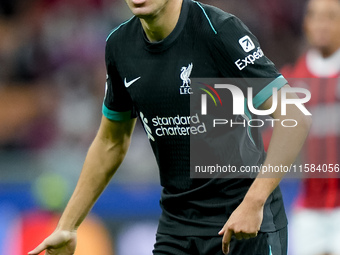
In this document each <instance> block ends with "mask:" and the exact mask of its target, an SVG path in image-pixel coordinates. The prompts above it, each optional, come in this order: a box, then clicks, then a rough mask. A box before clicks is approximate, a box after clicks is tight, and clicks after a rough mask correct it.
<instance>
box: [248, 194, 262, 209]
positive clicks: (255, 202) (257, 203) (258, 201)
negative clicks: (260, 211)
mask: <svg viewBox="0 0 340 255" xmlns="http://www.w3.org/2000/svg"><path fill="white" fill-rule="evenodd" d="M266 200H267V199H266V198H264V197H259V196H254V195H252V194H247V195H246V196H245V197H244V199H243V203H246V204H249V205H251V206H252V207H257V208H261V207H264V204H265V203H266Z"/></svg>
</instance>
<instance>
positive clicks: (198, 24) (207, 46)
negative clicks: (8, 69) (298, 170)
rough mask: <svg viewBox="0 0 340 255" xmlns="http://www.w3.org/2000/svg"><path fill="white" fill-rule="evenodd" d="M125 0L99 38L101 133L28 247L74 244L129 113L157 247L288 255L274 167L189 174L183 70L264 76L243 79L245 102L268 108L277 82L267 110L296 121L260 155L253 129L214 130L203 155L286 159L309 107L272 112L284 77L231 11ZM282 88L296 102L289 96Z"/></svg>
mask: <svg viewBox="0 0 340 255" xmlns="http://www.w3.org/2000/svg"><path fill="white" fill-rule="evenodd" d="M126 2H127V4H128V6H129V8H130V9H131V11H132V12H133V14H134V16H133V17H132V18H131V19H130V20H128V21H126V22H125V23H123V24H121V25H120V26H119V27H117V28H116V29H114V30H113V31H112V32H111V33H110V34H109V36H108V38H107V46H106V65H107V72H108V76H107V89H106V94H105V99H104V104H103V117H102V121H101V124H100V127H99V130H98V133H97V135H96V137H95V139H94V141H93V143H92V145H91V146H90V149H89V151H88V155H87V157H86V159H85V163H84V166H83V169H82V173H81V176H80V178H79V181H78V184H77V186H76V189H75V191H74V193H73V195H72V197H71V199H70V201H69V203H68V205H67V207H66V208H65V210H64V212H63V215H62V216H61V219H60V221H59V224H58V226H57V228H56V230H55V232H54V233H52V234H51V235H50V236H49V237H47V238H46V239H45V240H44V241H43V242H42V243H41V244H40V245H39V246H38V247H37V248H36V249H34V250H33V251H31V252H30V253H29V254H31V255H33V254H38V253H40V252H41V251H43V250H45V249H46V250H47V252H48V254H53V255H56V254H63V255H71V254H73V253H74V250H75V246H76V236H77V234H76V233H77V228H78V226H79V225H80V224H81V222H82V221H83V219H84V218H85V217H86V215H87V213H88V212H89V210H90V209H91V207H92V206H93V204H94V203H95V201H96V199H97V198H98V196H99V195H100V194H101V192H102V191H103V190H104V188H105V186H106V185H107V183H108V182H109V181H110V179H111V177H112V176H113V174H114V173H115V172H116V170H117V168H118V167H119V165H120V163H121V162H122V160H123V158H124V156H125V153H126V151H127V149H128V147H129V143H130V138H131V134H132V132H133V128H134V125H135V122H136V120H135V118H136V117H137V116H138V117H139V118H140V120H141V121H142V123H143V125H144V128H145V131H146V134H147V136H148V138H149V141H150V144H151V146H152V149H153V151H154V154H155V156H156V159H157V163H158V166H159V171H160V178H161V185H162V186H163V191H162V194H161V201H160V204H161V207H162V215H161V217H160V220H159V227H158V231H157V235H156V243H155V246H154V250H153V254H154V255H161V254H176V255H181V254H188V255H189V254H190V255H192V254H206V255H208V254H209V255H214V254H216V255H217V254H223V253H228V252H229V253H230V254H233V255H236V254H242V255H245V254H251V255H254V254H274V255H283V254H286V252H287V226H286V225H287V220H286V216H285V212H284V208H283V203H282V196H281V192H280V189H279V187H278V184H279V182H280V180H281V178H282V177H283V173H277V174H276V175H275V176H274V177H273V176H271V175H267V174H266V173H263V174H261V176H263V177H268V178H256V179H255V180H254V179H249V178H242V179H236V178H210V179H194V178H190V137H191V136H193V137H194V136H195V137H196V138H197V139H198V140H199V139H200V137H201V136H199V135H200V134H198V132H197V129H196V130H194V129H191V127H190V123H189V122H190V119H191V120H192V122H194V121H193V120H194V119H195V123H196V122H197V117H195V116H190V98H191V97H192V94H191V93H192V87H193V86H194V84H191V80H190V78H194V77H202V78H214V77H219V78H221V77H226V78H235V77H238V78H242V79H244V78H264V79H261V80H257V82H256V84H255V83H254V84H248V86H252V87H253V92H254V105H256V106H257V107H259V108H260V109H270V108H271V106H272V102H273V101H274V100H273V98H272V91H273V90H272V89H273V88H277V89H278V107H277V109H276V110H275V111H274V113H273V114H272V116H273V117H274V118H275V119H278V120H283V119H284V118H287V119H295V120H296V121H297V122H298V125H297V126H296V127H294V128H285V127H283V126H282V125H275V127H274V132H273V135H272V139H271V143H270V145H269V149H268V154H267V157H266V156H265V154H264V151H263V146H262V140H261V137H260V135H259V134H258V129H253V130H249V129H248V128H245V127H243V126H242V125H238V126H237V127H235V128H231V129H227V131H226V132H225V133H224V134H223V135H221V137H212V139H213V140H214V141H216V140H217V141H219V142H220V144H223V145H225V146H222V147H223V150H222V151H223V152H224V153H222V154H221V151H217V149H216V150H215V151H214V148H213V146H212V148H210V149H209V152H210V153H212V154H214V153H215V154H217V155H220V157H221V158H222V159H224V160H225V159H228V160H229V163H230V164H231V165H233V164H235V165H237V166H238V167H240V166H242V164H244V165H245V164H246V163H245V162H247V164H248V165H260V164H263V165H264V166H269V165H272V166H276V165H283V166H289V165H290V164H291V163H293V162H294V160H295V158H296V156H297V155H298V153H299V151H300V149H301V147H302V145H303V143H304V140H305V138H306V136H307V133H308V130H309V126H310V118H309V116H305V115H304V114H303V113H302V112H301V111H300V110H299V109H298V108H297V107H295V106H294V105H288V106H287V115H286V116H283V115H281V104H280V102H281V100H280V98H281V91H282V89H281V88H283V87H284V86H285V87H287V88H289V86H288V85H286V80H285V79H284V78H283V77H282V76H281V75H280V73H278V71H277V70H276V68H275V67H274V64H273V63H272V62H271V61H270V60H269V59H267V58H266V57H265V55H264V54H263V51H262V50H261V48H260V45H259V43H258V41H257V39H256V38H255V36H254V35H253V34H252V33H250V32H249V30H248V28H247V27H246V26H245V25H244V24H243V23H242V22H241V21H240V20H239V19H237V18H236V17H235V16H233V15H231V14H228V13H225V12H223V11H221V10H220V9H217V8H215V7H212V6H208V5H204V4H201V3H199V2H196V1H192V0H127V1H126ZM242 86H244V84H243V85H240V87H242ZM242 89H244V87H242ZM287 97H288V98H295V99H297V96H296V95H295V94H294V93H288V94H287ZM240 117H241V118H246V117H245V116H240ZM249 117H252V116H250V115H248V116H247V118H249ZM176 118H177V121H176V120H175V119H176ZM178 119H180V120H181V121H180V122H178ZM175 122H176V123H177V124H176V123H175ZM171 128H172V129H171ZM192 130H193V131H192ZM202 136H204V135H202ZM196 138H195V139H196ZM206 145H207V146H209V144H206ZM269 177H272V178H269ZM131 245H132V246H133V244H131ZM135 253H137V254H138V251H135Z"/></svg>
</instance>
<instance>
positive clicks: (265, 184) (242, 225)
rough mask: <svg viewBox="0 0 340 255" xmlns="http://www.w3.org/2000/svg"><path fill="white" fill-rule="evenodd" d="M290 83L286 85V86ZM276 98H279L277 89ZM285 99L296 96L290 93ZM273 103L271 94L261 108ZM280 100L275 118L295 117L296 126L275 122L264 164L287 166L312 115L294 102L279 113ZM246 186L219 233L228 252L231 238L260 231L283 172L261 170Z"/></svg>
mask: <svg viewBox="0 0 340 255" xmlns="http://www.w3.org/2000/svg"><path fill="white" fill-rule="evenodd" d="M286 86H289V85H286ZM278 93H279V94H278V98H281V96H280V94H281V93H280V91H278ZM287 98H298V97H297V95H296V94H294V93H291V94H288V95H287ZM271 106H272V97H270V98H269V99H268V100H266V101H265V102H264V103H263V104H262V106H261V109H263V110H265V109H269V108H270V107H271ZM280 106H281V103H280V100H279V103H278V107H277V109H276V111H275V112H274V113H273V114H272V117H273V118H274V119H280V120H281V119H283V118H285V119H295V120H297V122H298V125H297V126H296V127H294V128H285V127H283V126H282V125H275V126H274V129H273V134H272V138H271V141H270V144H269V148H268V152H267V158H266V160H265V162H264V164H263V165H264V166H266V165H272V166H273V165H283V166H290V165H291V164H292V163H294V161H295V159H296V157H297V156H298V154H299V152H300V150H301V148H302V146H303V143H304V141H305V139H306V137H307V134H308V131H309V128H310V126H311V117H310V116H305V115H304V114H303V113H302V112H301V111H300V110H299V109H298V108H297V107H296V106H295V105H289V106H287V115H285V116H282V115H281V107H280ZM260 176H261V177H260V178H256V179H255V181H254V183H253V184H252V186H251V187H250V188H249V191H248V192H247V194H246V196H245V198H244V200H243V202H242V203H241V204H240V205H239V207H238V208H237V209H236V210H235V211H234V212H233V213H232V214H231V216H230V218H229V219H228V221H227V223H226V224H225V225H224V227H223V228H222V230H221V231H220V232H219V234H220V235H223V241H222V249H223V252H224V253H228V251H229V244H230V240H231V237H232V236H233V235H234V236H235V237H236V238H237V239H248V238H252V237H255V236H256V235H257V232H258V231H259V230H260V226H261V223H262V218H263V207H264V204H265V202H266V200H267V198H268V197H269V195H270V194H271V193H272V192H273V190H274V189H275V188H276V187H277V186H278V185H279V183H280V181H281V179H282V178H283V176H284V173H283V172H282V173H275V175H274V174H273V173H260Z"/></svg>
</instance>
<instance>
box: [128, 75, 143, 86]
mask: <svg viewBox="0 0 340 255" xmlns="http://www.w3.org/2000/svg"><path fill="white" fill-rule="evenodd" d="M140 78H141V76H139V77H137V78H136V79H133V80H132V81H129V82H127V81H126V78H124V85H125V87H126V88H128V87H130V86H131V85H132V84H133V83H135V82H136V81H138V80H139V79H140Z"/></svg>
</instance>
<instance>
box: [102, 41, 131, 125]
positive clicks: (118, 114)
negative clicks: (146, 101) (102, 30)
mask: <svg viewBox="0 0 340 255" xmlns="http://www.w3.org/2000/svg"><path fill="white" fill-rule="evenodd" d="M105 63H106V70H107V77H106V86H105V97H104V102H103V107H102V113H103V115H104V116H105V117H106V118H108V119H110V120H115V121H125V120H129V119H131V118H135V117H136V115H135V111H134V107H133V103H132V99H131V97H130V95H129V93H128V92H127V90H126V88H125V86H124V82H123V80H122V78H121V77H120V75H119V72H118V70H117V67H116V65H115V62H114V59H113V53H112V51H111V50H110V48H109V44H108V43H107V45H106V50H105Z"/></svg>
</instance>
